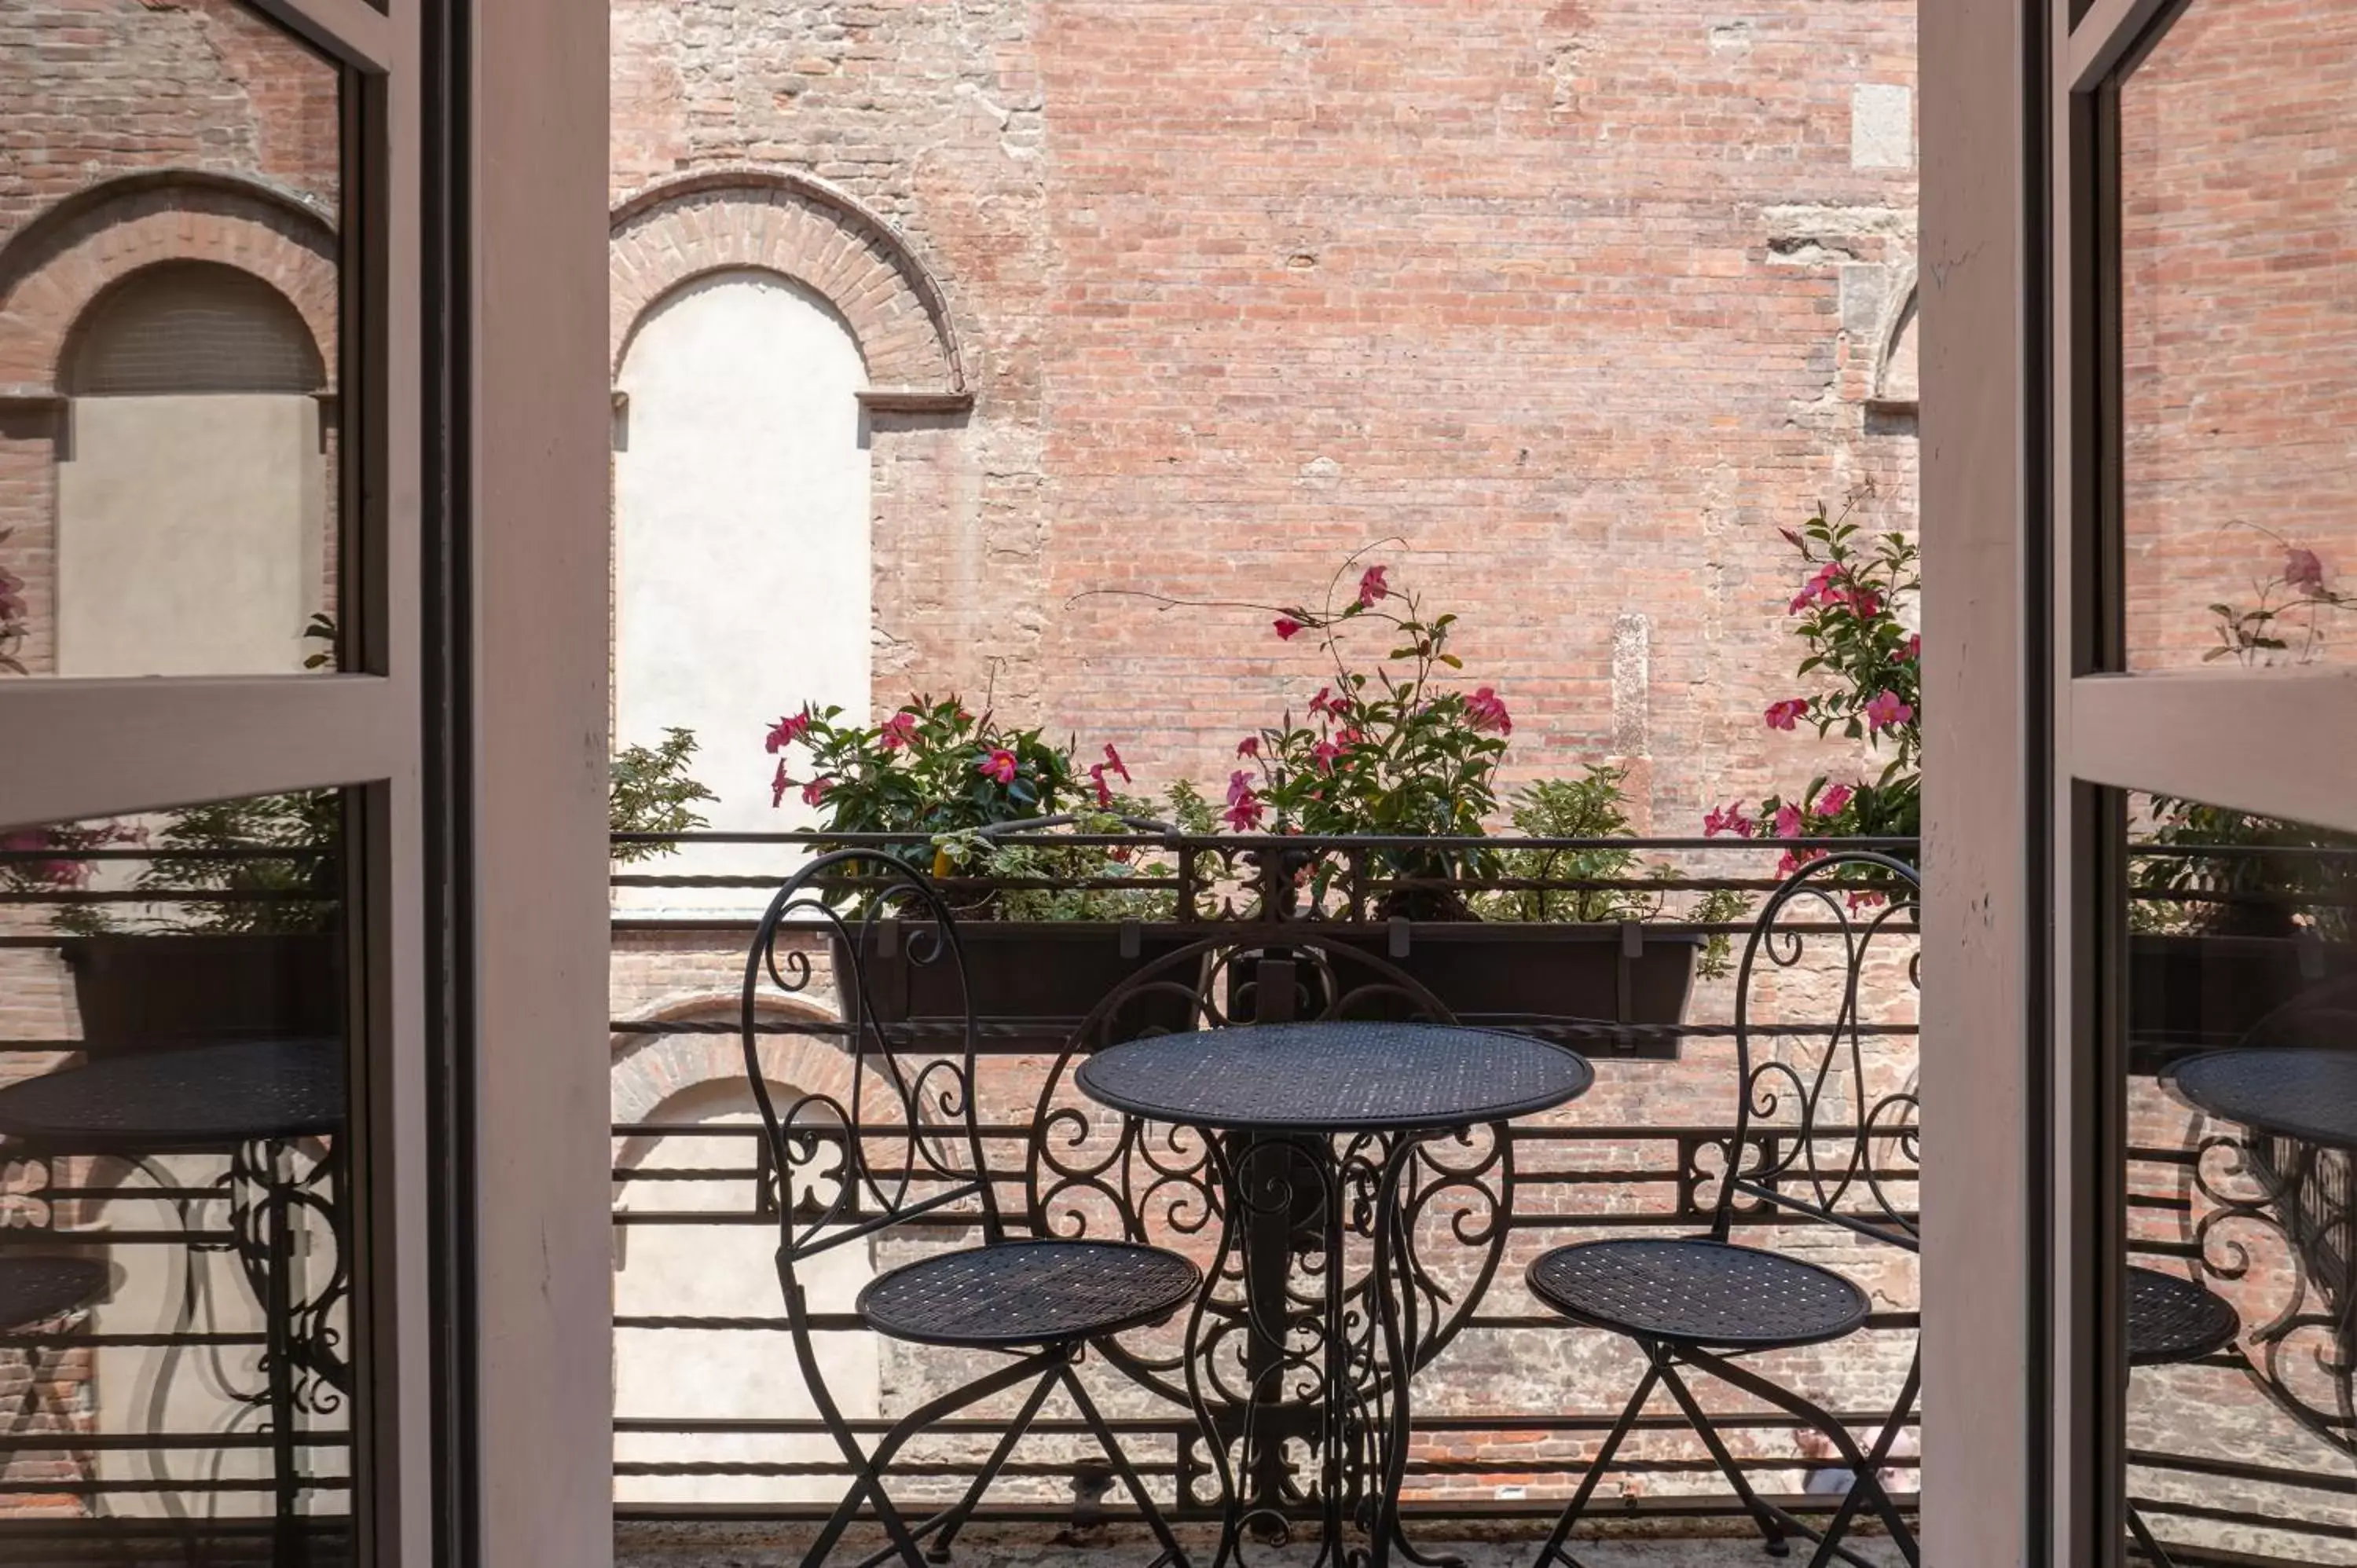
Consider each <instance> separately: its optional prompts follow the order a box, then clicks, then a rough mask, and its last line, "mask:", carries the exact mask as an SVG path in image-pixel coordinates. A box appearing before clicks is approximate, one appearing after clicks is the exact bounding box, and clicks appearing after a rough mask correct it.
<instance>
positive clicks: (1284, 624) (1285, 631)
mask: <svg viewBox="0 0 2357 1568" xmlns="http://www.w3.org/2000/svg"><path fill="white" fill-rule="evenodd" d="M1304 629H1305V628H1303V626H1302V623H1301V622H1299V621H1297V620H1296V619H1294V618H1292V617H1291V616H1279V617H1277V618H1276V635H1277V636H1278V637H1279V638H1281V639H1284V640H1285V641H1286V642H1291V641H1292V640H1293V639H1295V638H1297V637H1298V636H1300V635H1301V633H1302V631H1303V630H1304Z"/></svg>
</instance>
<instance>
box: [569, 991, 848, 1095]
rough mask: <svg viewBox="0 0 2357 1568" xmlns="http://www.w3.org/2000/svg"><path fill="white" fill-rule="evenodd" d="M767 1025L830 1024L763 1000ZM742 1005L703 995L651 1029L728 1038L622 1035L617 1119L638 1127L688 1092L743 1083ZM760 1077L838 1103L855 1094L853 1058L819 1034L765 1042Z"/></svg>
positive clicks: (667, 1012) (616, 1071) (665, 1012)
mask: <svg viewBox="0 0 2357 1568" xmlns="http://www.w3.org/2000/svg"><path fill="white" fill-rule="evenodd" d="M742 1006H743V1002H742V1001H741V999H740V998H738V997H737V996H736V995H734V994H730V995H726V996H703V997H697V998H695V999H694V1000H692V1001H686V1002H681V1003H676V1004H673V1005H671V1006H668V1007H664V1008H662V1009H660V1010H659V1011H657V1012H655V1013H654V1014H652V1015H650V1016H649V1017H648V1018H647V1019H646V1020H645V1021H646V1022H648V1023H652V1024H725V1025H726V1026H727V1027H726V1030H725V1032H723V1031H715V1032H711V1033H695V1034H684V1035H638V1034H630V1035H617V1036H614V1041H613V1069H612V1093H613V1107H614V1120H615V1121H617V1122H638V1121H642V1120H644V1119H646V1118H647V1117H648V1116H649V1115H651V1113H652V1112H654V1111H655V1109H656V1108H657V1107H659V1106H661V1105H662V1103H663V1102H664V1101H668V1100H671V1099H672V1098H673V1097H674V1096H676V1095H678V1094H679V1093H681V1092H682V1091H683V1090H690V1089H694V1088H696V1087H697V1086H698V1085H701V1084H706V1083H718V1082H724V1081H736V1082H742V1081H743V1080H744V1077H745V1051H744V1047H743V1046H742V1045H741V1044H739V1042H738V1040H737V1017H738V1016H739V1009H740V1008H741V1007H742ZM759 1008H760V1012H761V1015H762V1016H764V1017H766V1018H791V1019H796V1020H800V1021H805V1022H810V1023H833V1022H834V1014H832V1013H829V1012H827V1011H826V1010H825V1009H823V1008H821V1007H814V1006H810V1005H808V1004H799V1003H794V1002H789V1001H785V1000H783V999H780V998H771V997H764V998H762V999H761V1001H760V1003H759ZM761 1070H762V1072H763V1074H764V1076H766V1077H767V1078H768V1079H770V1082H772V1083H783V1084H791V1085H792V1086H793V1088H794V1089H795V1090H796V1091H797V1092H799V1093H802V1094H827V1095H833V1096H834V1097H835V1098H836V1099H838V1100H840V1099H842V1098H843V1097H844V1096H845V1095H847V1094H849V1093H850V1092H851V1059H850V1058H849V1057H847V1056H845V1054H844V1052H843V1050H842V1048H841V1047H837V1046H835V1045H834V1044H833V1043H832V1041H831V1040H829V1039H828V1038H827V1037H825V1036H815V1035H771V1036H767V1037H765V1038H764V1039H763V1040H762V1041H761Z"/></svg>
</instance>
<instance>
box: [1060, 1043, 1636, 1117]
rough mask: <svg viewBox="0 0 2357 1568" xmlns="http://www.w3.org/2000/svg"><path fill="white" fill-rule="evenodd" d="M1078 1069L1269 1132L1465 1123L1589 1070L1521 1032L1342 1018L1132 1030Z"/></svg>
mask: <svg viewBox="0 0 2357 1568" xmlns="http://www.w3.org/2000/svg"><path fill="white" fill-rule="evenodd" d="M1075 1076H1076V1077H1077V1079H1079V1082H1080V1086H1081V1089H1082V1092H1083V1093H1085V1094H1087V1095H1088V1096H1089V1097H1090V1098H1091V1099H1092V1100H1095V1101H1099V1102H1100V1103H1103V1104H1105V1105H1109V1106H1111V1107H1112V1108H1113V1109H1114V1110H1115V1111H1122V1112H1128V1113H1129V1114H1131V1115H1133V1116H1143V1117H1145V1118H1146V1120H1148V1121H1150V1122H1173V1123H1176V1124H1178V1125H1179V1126H1186V1127H1210V1128H1217V1129H1222V1130H1226V1131H1233V1132H1265V1133H1324V1132H1369V1133H1382V1132H1406V1131H1411V1130H1415V1129H1421V1128H1427V1127H1469V1126H1472V1125H1474V1124H1476V1123H1479V1122H1503V1121H1506V1120H1508V1119H1510V1118H1512V1117H1515V1116H1526V1115H1529V1114H1531V1113H1532V1112H1538V1111H1544V1110H1546V1109H1548V1108H1549V1107H1551V1106H1556V1105H1561V1104H1563V1103H1564V1102H1565V1101H1570V1100H1577V1099H1578V1098H1579V1096H1581V1095H1582V1094H1585V1093H1587V1087H1588V1085H1589V1084H1591V1083H1593V1082H1594V1081H1595V1079H1596V1074H1595V1071H1594V1069H1591V1068H1590V1067H1589V1066H1588V1065H1587V1061H1586V1060H1585V1059H1584V1058H1581V1057H1580V1056H1579V1055H1578V1054H1577V1052H1573V1051H1568V1050H1566V1049H1565V1048H1564V1047H1561V1046H1556V1045H1550V1044H1549V1043H1547V1042H1546V1041H1544V1040H1535V1039H1533V1038H1531V1037H1530V1036H1527V1035H1510V1034H1506V1033H1503V1032H1502V1031H1500V1030H1495V1029H1464V1028H1458V1027H1454V1026H1441V1025H1434V1024H1362V1023H1346V1022H1332V1023H1318V1024H1262V1025H1258V1026H1254V1027H1251V1028H1237V1029H1205V1030H1201V1031H1199V1032H1197V1033H1193V1034H1185V1035H1160V1036H1152V1037H1150V1038H1147V1039H1143V1040H1132V1041H1130V1042H1129V1043H1127V1044H1126V1045H1119V1046H1115V1047H1112V1048H1111V1049H1110V1050H1105V1051H1100V1052H1098V1053H1097V1054H1096V1055H1095V1056H1092V1057H1091V1058H1089V1059H1088V1060H1086V1061H1084V1062H1082V1064H1081V1067H1080V1070H1079V1072H1078V1073H1077V1074H1076V1075H1075Z"/></svg>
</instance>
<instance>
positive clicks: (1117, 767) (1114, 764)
mask: <svg viewBox="0 0 2357 1568" xmlns="http://www.w3.org/2000/svg"><path fill="white" fill-rule="evenodd" d="M1104 765H1105V768H1107V769H1108V770H1109V771H1111V772H1114V773H1118V774H1120V775H1121V781H1122V782H1123V783H1125V784H1135V782H1137V780H1135V779H1132V778H1131V777H1130V776H1129V769H1128V768H1126V767H1125V766H1124V765H1123V763H1122V760H1121V753H1120V752H1118V751H1115V750H1114V748H1113V745H1112V743H1111V742H1107V743H1106V745H1105V759H1104Z"/></svg>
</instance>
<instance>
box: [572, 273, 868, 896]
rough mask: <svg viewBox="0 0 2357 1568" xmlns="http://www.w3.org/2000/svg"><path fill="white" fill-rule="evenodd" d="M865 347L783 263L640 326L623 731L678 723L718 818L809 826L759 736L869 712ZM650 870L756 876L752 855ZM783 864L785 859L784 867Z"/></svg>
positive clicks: (731, 280) (699, 289)
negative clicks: (787, 723) (840, 714)
mask: <svg viewBox="0 0 2357 1568" xmlns="http://www.w3.org/2000/svg"><path fill="white" fill-rule="evenodd" d="M864 386H866V369H865V367H864V366H863V364H862V363H861V360H860V357H859V348H858V344H857V342H856V340H855V339H854V338H853V337H852V335H851V331H850V329H849V328H847V327H846V326H845V324H844V323H843V321H842V319H841V318H840V317H837V316H836V315H835V314H834V311H833V310H832V309H831V308H830V307H829V306H827V305H825V304H824V303H823V301H822V300H821V299H820V298H819V297H818V296H817V295H813V294H812V293H811V292H810V291H808V290H806V289H804V288H802V286H801V285H797V284H794V283H792V282H791V281H789V280H788V279H785V278H783V277H780V276H778V275H776V274H770V273H760V272H729V273H721V274H714V275H713V276H710V277H707V278H704V279H701V280H699V281H697V282H695V283H693V284H691V285H687V286H686V287H684V288H683V289H681V290H680V291H679V292H678V293H676V294H674V295H672V296H671V297H669V298H668V299H666V300H664V301H663V302H662V304H660V305H658V306H656V307H655V308H654V309H653V311H651V313H650V314H649V316H648V317H647V318H646V319H645V320H644V321H643V322H641V323H640V328H639V330H638V333H637V336H636V337H635V338H633V339H632V341H631V344H630V350H629V352H628V355H627V357H626V359H625V360H624V363H623V366H622V373H621V378H620V390H621V391H622V392H623V393H624V394H626V397H627V403H626V406H625V409H624V411H623V413H621V415H620V416H619V418H618V419H617V421H616V447H617V450H616V452H615V456H614V504H615V508H616V511H617V520H618V521H617V528H616V541H617V550H618V560H617V563H616V579H617V596H616V605H615V619H616V626H615V650H616V652H615V660H616V662H615V679H616V702H615V715H616V727H617V731H618V735H619V742H620V744H623V745H631V744H652V743H653V742H654V741H655V740H657V739H658V738H660V736H661V735H662V730H663V729H664V728H665V727H666V726H671V725H683V726H685V727H687V728H690V729H693V730H694V731H695V732H696V735H697V736H698V737H699V739H701V741H702V742H703V751H702V754H701V755H700V756H699V757H698V758H697V766H696V774H697V777H698V778H700V779H703V780H704V781H705V783H706V784H708V785H710V786H711V787H712V788H713V789H715V790H716V791H717V792H718V793H719V795H720V801H719V804H718V805H717V807H716V808H709V809H707V811H706V813H705V814H706V815H708V816H709V817H710V818H711V819H712V823H713V826H715V827H716V828H732V829H752V830H765V829H782V828H789V827H801V826H807V825H810V824H811V823H812V822H813V813H812V812H811V811H809V810H808V809H807V808H805V807H804V806H802V803H801V800H800V799H799V796H798V795H795V794H790V795H789V796H788V797H787V799H786V804H785V807H784V808H783V809H782V810H779V811H772V810H771V809H770V788H769V781H770V772H771V768H772V762H771V759H770V758H769V757H766V756H764V755H763V753H762V750H761V737H762V736H763V734H764V733H765V732H766V730H767V729H768V726H769V725H770V723H771V722H773V721H774V720H775V719H776V718H777V717H778V716H779V715H780V714H784V713H788V712H791V711H792V710H793V709H795V708H798V707H800V706H801V705H802V703H804V702H805V701H809V702H813V703H817V704H819V705H821V706H825V705H828V704H836V705H840V706H841V707H842V708H843V709H844V711H845V714H849V715H853V716H855V717H856V718H857V719H858V720H860V721H861V722H865V721H866V717H867V710H868V679H869V649H868V637H869V623H870V617H871V608H870V601H871V592H870V586H869V505H868V455H867V450H866V438H865V434H864V431H863V429H862V427H861V421H860V410H859V405H858V403H857V402H856V393H857V392H859V391H860V389H861V388H863V387H864ZM705 861H706V864H698V863H697V857H696V856H694V855H692V854H683V855H680V856H677V857H674V858H672V859H668V860H664V861H662V862H659V863H656V864H654V865H648V866H645V867H643V868H641V869H644V870H648V871H654V872H662V873H686V872H694V871H702V870H736V871H739V872H741V871H743V870H744V869H745V868H746V866H747V864H748V862H747V857H746V855H745V854H744V852H743V851H742V850H737V851H734V852H731V851H727V850H726V849H722V850H717V851H716V852H714V854H713V855H712V856H707V857H705ZM780 864H782V863H780ZM761 901H762V900H761V899H760V898H759V897H758V896H755V895H750V894H748V895H740V896H737V897H729V896H726V895H717V896H716V895H711V894H703V895H672V896H669V897H664V896H662V895H654V896H651V897H643V898H629V899H626V900H625V902H630V903H633V904H636V905H638V906H640V907H641V908H644V907H646V906H648V905H650V904H652V905H658V906H660V907H663V908H695V907H701V908H715V907H723V908H741V907H743V906H744V905H745V904H747V903H748V902H749V903H751V904H752V905H754V906H755V907H757V908H758V906H759V903H760V902H761Z"/></svg>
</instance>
